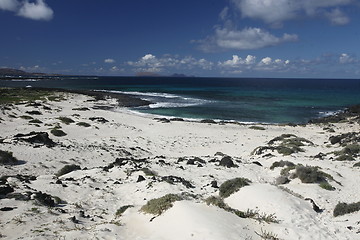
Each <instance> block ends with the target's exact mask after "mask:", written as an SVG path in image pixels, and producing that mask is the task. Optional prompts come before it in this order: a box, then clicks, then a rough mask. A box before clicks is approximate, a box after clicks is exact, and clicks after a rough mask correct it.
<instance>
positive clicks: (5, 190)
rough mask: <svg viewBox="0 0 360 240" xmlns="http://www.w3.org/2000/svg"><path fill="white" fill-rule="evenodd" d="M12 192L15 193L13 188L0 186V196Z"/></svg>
mask: <svg viewBox="0 0 360 240" xmlns="http://www.w3.org/2000/svg"><path fill="white" fill-rule="evenodd" d="M14 191H15V190H14V188H13V187H11V186H10V185H9V184H5V185H0V195H7V194H9V193H12V192H14Z"/></svg>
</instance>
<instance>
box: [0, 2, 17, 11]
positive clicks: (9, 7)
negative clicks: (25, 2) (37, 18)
mask: <svg viewBox="0 0 360 240" xmlns="http://www.w3.org/2000/svg"><path fill="white" fill-rule="evenodd" d="M18 6H19V2H18V1H17V0H0V9H2V10H6V11H16V10H17V9H18Z"/></svg>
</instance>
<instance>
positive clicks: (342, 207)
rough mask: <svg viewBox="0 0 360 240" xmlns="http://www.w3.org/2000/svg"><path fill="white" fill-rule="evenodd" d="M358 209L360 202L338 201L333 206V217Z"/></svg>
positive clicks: (359, 208) (359, 209)
mask: <svg viewBox="0 0 360 240" xmlns="http://www.w3.org/2000/svg"><path fill="white" fill-rule="evenodd" d="M357 211H360V202H356V203H338V204H337V205H336V206H335V209H334V212H333V215H334V217H337V216H342V215H345V214H349V213H353V212H357Z"/></svg>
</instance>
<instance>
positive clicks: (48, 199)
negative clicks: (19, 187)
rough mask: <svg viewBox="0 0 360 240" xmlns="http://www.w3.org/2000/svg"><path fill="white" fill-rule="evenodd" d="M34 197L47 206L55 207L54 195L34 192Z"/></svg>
mask: <svg viewBox="0 0 360 240" xmlns="http://www.w3.org/2000/svg"><path fill="white" fill-rule="evenodd" d="M34 199H35V200H37V201H38V202H39V203H40V204H42V205H44V206H47V207H55V205H56V204H55V201H54V199H53V198H52V196H51V195H49V194H46V193H42V192H36V193H35V194H34Z"/></svg>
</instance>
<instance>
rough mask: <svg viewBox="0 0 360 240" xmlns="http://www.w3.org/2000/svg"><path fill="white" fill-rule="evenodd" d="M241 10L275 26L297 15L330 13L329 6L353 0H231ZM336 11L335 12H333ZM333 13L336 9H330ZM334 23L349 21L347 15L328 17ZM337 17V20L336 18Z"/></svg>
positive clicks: (344, 4)
mask: <svg viewBox="0 0 360 240" xmlns="http://www.w3.org/2000/svg"><path fill="white" fill-rule="evenodd" d="M231 2H232V3H233V4H234V5H235V6H236V7H237V8H238V9H239V10H240V12H241V14H242V16H243V17H248V18H253V19H260V20H263V21H264V22H266V23H268V24H272V25H275V26H279V25H281V23H282V22H283V21H286V20H289V19H294V18H297V17H300V16H301V17H303V16H308V17H314V16H323V15H325V16H326V15H328V13H329V11H328V10H329V8H338V7H341V6H346V5H350V4H352V3H353V2H354V1H353V0H231ZM333 11H335V12H333ZM331 12H333V13H332V14H335V15H337V14H339V13H336V10H332V11H330V13H331ZM328 18H329V19H330V21H331V22H332V23H334V21H335V22H336V23H339V22H341V24H345V23H347V22H348V20H346V19H347V16H346V15H345V14H344V13H342V15H341V18H337V17H332V18H331V17H328ZM334 19H335V20H334Z"/></svg>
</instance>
